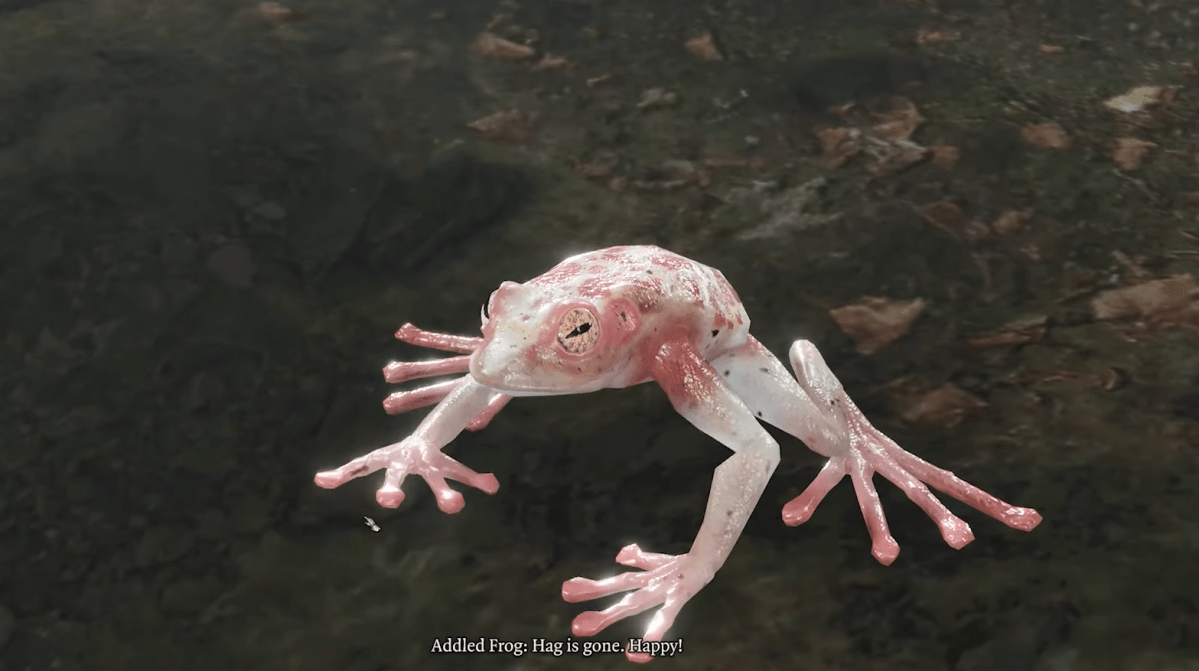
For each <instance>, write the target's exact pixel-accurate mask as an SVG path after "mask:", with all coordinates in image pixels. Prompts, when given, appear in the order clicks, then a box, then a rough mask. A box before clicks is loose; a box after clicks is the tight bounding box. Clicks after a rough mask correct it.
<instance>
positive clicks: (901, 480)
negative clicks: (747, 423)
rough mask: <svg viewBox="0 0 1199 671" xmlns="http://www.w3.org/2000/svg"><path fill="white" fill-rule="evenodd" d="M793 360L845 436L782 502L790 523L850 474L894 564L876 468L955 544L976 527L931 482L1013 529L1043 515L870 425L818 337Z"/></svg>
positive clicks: (881, 552)
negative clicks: (809, 477) (925, 457)
mask: <svg viewBox="0 0 1199 671" xmlns="http://www.w3.org/2000/svg"><path fill="white" fill-rule="evenodd" d="M791 365H792V367H793V368H794V369H795V374H796V377H797V378H798V379H799V383H800V385H801V386H802V387H803V388H804V389H805V390H806V391H807V392H808V395H809V396H810V397H811V399H812V402H814V403H817V404H820V405H822V407H823V409H824V412H826V413H827V416H829V417H831V418H833V419H834V420H835V421H834V424H835V425H836V427H837V429H838V431H837V433H838V434H839V435H838V436H835V438H836V442H837V444H834V445H824V446H821V447H823V448H824V449H818V450H817V451H819V452H821V453H824V454H831V455H832V456H830V458H829V460H828V463H827V464H825V466H824V468H823V469H822V470H821V471H820V474H819V475H817V476H816V479H815V480H813V481H812V484H810V485H809V486H808V488H807V489H806V490H804V492H803V493H802V494H800V495H799V496H797V497H796V498H795V499H793V500H792V501H791V502H789V503H788V504H787V505H786V506H784V507H783V521H784V522H786V523H787V524H788V525H790V526H795V525H797V524H801V523H803V522H806V521H807V520H808V519H809V518H810V517H811V516H812V513H813V511H815V509H816V506H817V505H819V504H820V501H821V500H823V499H824V497H825V495H826V494H828V492H829V491H830V490H831V489H832V488H833V486H834V485H836V484H837V483H838V482H839V481H840V480H841V478H842V477H844V476H845V475H849V477H850V479H851V480H853V485H854V490H855V491H856V492H857V495H858V504H859V505H860V506H861V508H862V515H863V516H864V517H865V518H866V526H867V527H868V528H869V530H870V537H871V541H872V545H873V548H872V552H871V553H872V554H873V555H874V557H875V558H876V559H877V560H878V561H879V562H881V563H882V564H890V563H891V562H893V561H895V557H896V556H898V554H899V544H898V543H896V542H895V539H894V538H893V537H892V536H891V532H890V531H889V529H888V527H887V519H886V516H885V515H884V514H883V508H882V504H881V503H880V502H879V498H878V492H877V491H875V489H874V485H873V483H872V482H871V478H872V477H873V475H874V474H875V473H879V474H881V475H882V476H883V477H885V478H886V479H888V480H890V481H891V482H893V483H895V485H897V486H898V487H899V488H900V489H902V490H903V491H904V493H905V494H907V496H908V498H909V499H911V500H912V501H913V502H914V503H915V504H916V505H918V506H920V508H921V509H922V510H924V512H925V513H926V514H927V515H928V516H929V517H930V518H932V519H933V521H934V522H936V523H937V526H938V527H940V529H941V537H942V538H944V539H945V542H946V543H948V544H949V546H950V547H952V548H954V549H960V548H962V547H963V546H965V545H966V544H967V543H969V542H970V541H972V540H974V533H973V532H972V531H971V530H970V525H968V524H967V523H966V522H965V521H964V520H962V519H961V518H959V517H957V516H956V515H954V514H953V513H951V512H950V511H949V509H948V508H946V507H945V505H944V504H942V503H941V502H940V501H939V500H937V497H936V496H934V495H933V493H932V492H930V491H929V489H928V487H927V486H925V483H927V484H929V485H932V486H933V487H934V488H936V489H938V490H940V491H942V492H944V493H946V494H948V495H950V496H952V497H954V498H955V499H958V500H959V501H962V502H964V503H967V504H969V505H970V506H972V507H974V508H976V509H978V510H980V511H982V512H984V513H986V514H988V515H990V516H991V517H994V518H995V519H997V520H999V521H1000V522H1003V523H1004V524H1006V525H1008V526H1009V527H1012V528H1013V529H1019V530H1021V531H1029V530H1031V529H1032V528H1034V527H1036V526H1037V524H1039V523H1040V522H1041V515H1040V514H1039V513H1037V511H1035V510H1033V509H1032V508H1021V507H1018V506H1013V505H1012V504H1010V503H1006V502H1004V501H1001V500H1000V499H998V498H996V497H994V496H992V495H990V494H988V493H987V492H984V491H983V490H981V489H979V488H978V487H975V486H974V485H972V484H970V483H968V482H966V481H964V480H962V479H961V478H958V477H957V476H956V475H954V474H953V473H951V472H949V471H947V470H945V469H943V468H938V467H936V466H934V465H932V464H930V463H928V462H927V461H924V460H923V459H921V458H919V457H917V456H916V455H914V454H911V453H909V452H907V451H905V450H904V449H903V448H901V447H900V446H899V445H897V444H896V443H895V441H893V440H891V439H890V438H888V437H887V436H886V435H884V434H883V433H882V432H881V431H879V430H878V429H876V428H874V427H873V426H871V424H870V422H869V421H868V420H867V419H866V418H865V416H863V415H862V412H861V411H860V410H859V409H858V407H857V406H856V405H855V404H854V402H853V401H852V400H850V398H849V396H848V395H847V394H846V393H845V390H844V389H843V388H842V387H841V383H840V382H839V381H838V380H837V379H836V377H835V376H834V375H833V373H832V371H831V370H829V368H828V366H827V365H826V364H825V363H824V359H823V358H822V357H821V356H820V353H819V352H818V351H817V350H816V347H815V346H814V345H812V343H810V342H806V341H798V342H796V343H795V344H794V345H793V346H792V347H791Z"/></svg>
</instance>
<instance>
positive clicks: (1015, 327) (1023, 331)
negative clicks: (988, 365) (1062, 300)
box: [966, 315, 1049, 351]
mask: <svg viewBox="0 0 1199 671" xmlns="http://www.w3.org/2000/svg"><path fill="white" fill-rule="evenodd" d="M1048 323H1049V320H1048V318H1046V317H1045V316H1044V315H1034V316H1032V317H1026V318H1024V319H1018V320H1016V321H1014V322H1011V323H1008V324H1004V325H1003V326H1000V327H999V328H997V329H995V330H994V331H988V332H987V333H980V334H978V335H976V336H971V337H970V338H967V339H966V347H968V348H970V349H971V350H974V351H978V350H984V349H992V348H995V347H1007V346H1009V345H1024V344H1027V343H1033V342H1041V340H1043V339H1044V338H1045V332H1046V327H1047V325H1048Z"/></svg>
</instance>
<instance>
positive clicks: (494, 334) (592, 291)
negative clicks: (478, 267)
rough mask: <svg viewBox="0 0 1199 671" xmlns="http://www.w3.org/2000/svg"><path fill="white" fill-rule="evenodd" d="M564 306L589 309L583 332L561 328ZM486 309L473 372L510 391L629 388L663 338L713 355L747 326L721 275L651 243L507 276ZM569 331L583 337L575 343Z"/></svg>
mask: <svg viewBox="0 0 1199 671" xmlns="http://www.w3.org/2000/svg"><path fill="white" fill-rule="evenodd" d="M571 311H582V312H584V313H588V314H589V315H590V316H591V319H590V320H587V321H586V325H585V327H584V333H582V334H577V333H576V334H575V335H573V336H571V333H572V332H573V331H574V330H575V329H572V330H571V331H567V332H566V333H565V335H564V334H563V333H560V328H559V326H560V325H561V322H562V319H563V317H564V316H566V315H567V314H569V313H571ZM485 314H487V315H489V316H490V318H485V319H484V320H483V343H482V346H481V347H479V349H477V350H475V352H474V354H472V355H471V361H470V374H471V376H472V377H473V378H475V380H476V381H478V382H479V383H481V384H483V385H485V386H487V387H490V388H491V389H495V390H497V391H503V392H505V393H508V394H509V395H512V396H531V395H546V394H563V393H581V392H587V391H595V390H596V389H603V388H614V387H627V386H629V385H632V384H638V383H640V382H646V381H648V380H649V379H651V374H650V367H651V365H652V363H653V361H654V357H655V356H656V354H657V352H658V349H659V348H660V347H661V346H662V344H663V343H665V342H667V341H669V340H680V339H681V340H684V341H686V342H687V343H688V344H689V345H690V346H692V347H694V348H695V349H696V350H697V351H700V352H702V353H703V354H704V356H705V357H709V358H710V357H714V356H718V355H720V354H723V353H724V352H727V351H729V350H731V349H735V348H737V347H739V346H741V345H742V344H744V343H745V339H746V337H748V335H749V316H748V315H746V314H745V309H744V308H743V307H742V306H741V301H740V299H739V298H738V297H737V293H736V292H735V291H734V290H733V288H732V286H730V285H729V283H728V281H727V280H725V278H724V275H722V274H721V273H720V272H719V271H717V270H714V269H712V268H709V267H707V266H704V265H701V264H699V263H696V262H694V261H691V260H689V259H686V258H683V257H681V256H679V255H677V254H673V253H671V252H667V251H666V250H663V249H658V248H657V247H617V248H613V249H606V250H601V251H598V252H591V253H589V254H582V255H579V256H576V257H572V258H570V259H567V260H566V261H563V262H562V263H561V264H559V265H557V266H555V267H554V268H553V269H552V270H550V271H549V272H548V273H546V274H544V275H541V276H540V277H537V278H535V279H533V280H530V281H529V282H526V283H524V284H517V283H515V282H504V283H503V284H501V285H500V288H499V289H498V290H496V292H495V293H493V294H492V295H491V299H490V300H489V301H488V304H487V307H486V312H485ZM576 328H577V327H576ZM566 336H570V337H566ZM572 340H586V341H589V342H587V345H588V346H587V347H586V348H585V349H582V350H577V349H576V348H573V347H568V345H567V343H569V342H570V341H572ZM572 349H575V350H576V351H571V350H572Z"/></svg>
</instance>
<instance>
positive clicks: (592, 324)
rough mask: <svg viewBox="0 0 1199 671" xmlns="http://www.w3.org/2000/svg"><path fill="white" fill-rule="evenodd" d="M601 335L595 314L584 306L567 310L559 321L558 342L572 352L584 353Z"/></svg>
mask: <svg viewBox="0 0 1199 671" xmlns="http://www.w3.org/2000/svg"><path fill="white" fill-rule="evenodd" d="M599 335H600V334H599V322H598V321H596V319H595V315H593V314H591V312H589V311H587V310H584V309H582V308H575V309H573V310H571V311H570V312H567V313H566V314H564V315H562V321H560V322H558V343H559V344H560V345H562V348H563V349H565V350H566V351H567V352H570V353H571V354H582V353H583V352H586V351H587V350H589V349H591V347H592V346H593V345H595V341H597V340H599Z"/></svg>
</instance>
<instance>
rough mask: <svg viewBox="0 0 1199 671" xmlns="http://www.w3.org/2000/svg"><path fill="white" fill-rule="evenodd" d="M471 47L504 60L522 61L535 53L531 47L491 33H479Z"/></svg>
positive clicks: (480, 52) (478, 51)
mask: <svg viewBox="0 0 1199 671" xmlns="http://www.w3.org/2000/svg"><path fill="white" fill-rule="evenodd" d="M472 48H473V49H474V50H475V52H476V53H479V54H482V55H483V56H487V57H488V58H499V59H501V60H506V61H523V60H527V59H529V58H532V57H533V56H535V55H536V54H537V51H536V50H535V49H533V48H532V47H528V46H525V45H523V44H517V43H516V42H512V41H510V40H505V39H504V38H502V37H500V36H499V35H495V34H492V33H479V36H478V37H476V38H475V41H474V44H473V45H472Z"/></svg>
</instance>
